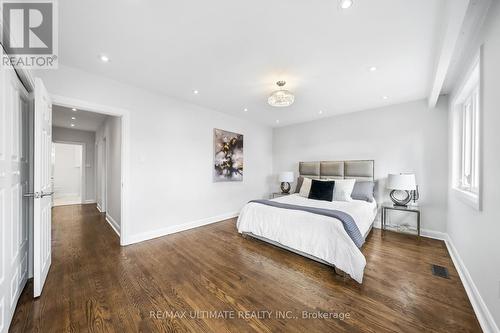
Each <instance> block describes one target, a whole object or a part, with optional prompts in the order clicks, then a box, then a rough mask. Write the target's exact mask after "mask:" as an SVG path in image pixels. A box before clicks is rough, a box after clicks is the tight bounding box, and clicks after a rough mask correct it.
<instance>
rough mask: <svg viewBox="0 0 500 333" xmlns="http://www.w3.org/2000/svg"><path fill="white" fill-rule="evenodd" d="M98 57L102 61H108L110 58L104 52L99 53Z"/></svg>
mask: <svg viewBox="0 0 500 333" xmlns="http://www.w3.org/2000/svg"><path fill="white" fill-rule="evenodd" d="M99 59H101V61H102V62H109V60H110V59H109V57H108V56H107V55H105V54H101V55H100V56H99Z"/></svg>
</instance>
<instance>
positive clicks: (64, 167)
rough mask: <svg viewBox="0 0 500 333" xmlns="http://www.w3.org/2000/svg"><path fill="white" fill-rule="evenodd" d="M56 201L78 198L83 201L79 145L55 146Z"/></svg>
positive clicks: (57, 144)
mask: <svg viewBox="0 0 500 333" xmlns="http://www.w3.org/2000/svg"><path fill="white" fill-rule="evenodd" d="M54 153H55V156H54V157H55V158H54V174H53V177H54V188H53V190H54V199H64V198H66V199H67V197H72V198H73V199H74V197H78V201H79V202H78V203H81V200H82V172H83V170H82V154H83V149H82V146H81V145H78V144H65V143H55V144H54Z"/></svg>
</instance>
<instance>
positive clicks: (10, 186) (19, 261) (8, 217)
mask: <svg viewBox="0 0 500 333" xmlns="http://www.w3.org/2000/svg"><path fill="white" fill-rule="evenodd" d="M1 53H2V50H1V47H0V56H1V55H2V54H1ZM29 112H30V109H29V99H28V94H27V92H26V90H25V89H24V87H23V86H22V84H21V82H20V81H19V79H18V77H17V75H16V73H15V71H14V69H12V68H11V67H8V66H0V332H1V333H3V332H7V330H8V328H9V324H10V321H11V319H12V315H13V313H14V310H15V309H16V305H17V301H18V299H19V296H20V295H21V292H22V290H23V288H24V285H25V284H26V281H27V279H28V260H29V259H28V258H29V256H28V252H29V251H28V250H29V242H28V216H27V214H28V209H27V207H28V206H27V204H28V202H27V200H23V191H25V190H26V189H27V187H28V183H27V182H28V179H29V163H28V161H29V160H28V159H29V156H28V155H29V152H28V148H29V145H28V144H29V143H28V142H26V140H25V137H24V136H23V135H24V134H28V133H24V130H23V124H25V122H26V119H27V117H28V116H29Z"/></svg>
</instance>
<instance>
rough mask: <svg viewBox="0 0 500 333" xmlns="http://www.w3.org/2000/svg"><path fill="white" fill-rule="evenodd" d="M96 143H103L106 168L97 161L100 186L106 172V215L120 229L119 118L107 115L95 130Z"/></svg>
mask: <svg viewBox="0 0 500 333" xmlns="http://www.w3.org/2000/svg"><path fill="white" fill-rule="evenodd" d="M96 143H98V144H99V145H100V144H105V145H106V148H105V152H106V163H105V165H106V169H107V170H104V169H103V168H102V164H101V163H100V162H99V165H98V168H97V172H98V176H97V179H98V182H99V183H98V184H97V188H98V189H99V190H101V188H100V184H101V183H100V181H101V179H102V178H101V177H103V173H104V172H106V177H105V179H106V183H107V191H106V207H105V208H106V215H108V217H111V221H112V223H113V224H114V226H115V228H116V229H117V230H120V225H121V118H119V117H108V118H107V119H106V120H105V121H104V123H103V124H102V126H101V127H100V128H99V129H98V130H97V133H96ZM98 204H99V205H100V206H101V207H103V205H102V198H101V197H100V196H98Z"/></svg>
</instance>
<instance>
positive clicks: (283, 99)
mask: <svg viewBox="0 0 500 333" xmlns="http://www.w3.org/2000/svg"><path fill="white" fill-rule="evenodd" d="M285 84H286V82H285V81H278V82H276V85H278V88H279V89H278V90H275V91H273V92H272V93H271V95H269V98H268V99H267V103H269V105H271V106H274V107H277V108H283V107H287V106H290V105H292V104H293V102H294V101H295V96H294V95H293V94H292V93H291V92H289V91H288V90H286V89H284V88H283V87H284V86H285Z"/></svg>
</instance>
